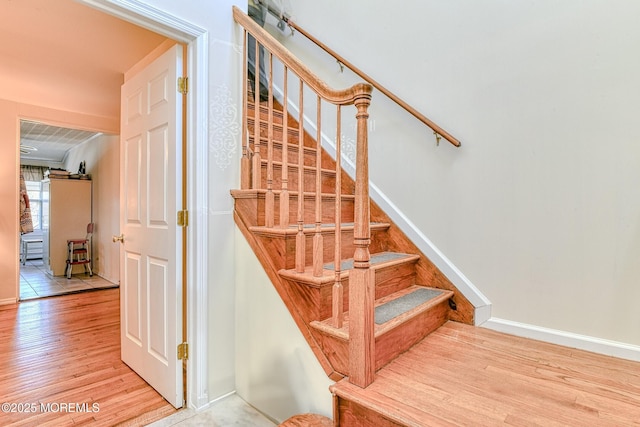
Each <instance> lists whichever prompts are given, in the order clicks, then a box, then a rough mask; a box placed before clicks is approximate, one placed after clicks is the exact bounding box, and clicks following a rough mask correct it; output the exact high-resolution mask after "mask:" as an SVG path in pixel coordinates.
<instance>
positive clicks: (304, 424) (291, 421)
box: [278, 414, 333, 427]
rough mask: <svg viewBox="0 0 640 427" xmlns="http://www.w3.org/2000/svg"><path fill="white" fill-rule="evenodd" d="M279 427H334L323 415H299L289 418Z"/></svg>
mask: <svg viewBox="0 0 640 427" xmlns="http://www.w3.org/2000/svg"><path fill="white" fill-rule="evenodd" d="M278 427H333V421H332V420H331V419H330V418H327V417H325V416H323V415H318V414H299V415H294V416H293V417H291V418H287V419H286V420H285V421H284V422H282V423H281V424H278Z"/></svg>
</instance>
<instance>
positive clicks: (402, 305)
mask: <svg viewBox="0 0 640 427" xmlns="http://www.w3.org/2000/svg"><path fill="white" fill-rule="evenodd" d="M440 294H442V292H441V291H437V290H434V289H427V288H424V289H416V290H415V291H413V292H411V293H410V294H407V295H404V296H401V297H400V298H397V299H394V300H392V301H389V302H387V303H384V304H382V305H379V306H378V307H376V308H375V322H376V324H378V325H381V324H383V323H385V322H388V321H389V320H391V319H393V318H394V317H397V316H399V315H401V314H403V313H406V312H407V311H409V310H413V309H414V308H416V307H417V306H419V305H420V304H423V303H425V302H427V301H429V300H431V299H433V298H436V297H437V296H438V295H440Z"/></svg>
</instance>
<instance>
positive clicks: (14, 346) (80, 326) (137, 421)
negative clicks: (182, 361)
mask: <svg viewBox="0 0 640 427" xmlns="http://www.w3.org/2000/svg"><path fill="white" fill-rule="evenodd" d="M0 360H2V364H1V365H0V404H5V405H3V407H2V409H3V410H2V411H0V425H2V426H8V425H11V426H36V425H37V426H56V427H57V426H78V425H91V426H113V425H119V424H124V425H141V424H146V423H149V422H152V421H154V420H156V419H160V418H163V417H165V416H167V415H170V414H172V413H174V412H175V409H174V408H173V407H172V406H171V405H170V404H169V403H168V402H167V401H166V400H164V399H163V398H162V396H160V395H159V394H158V393H157V392H156V391H155V390H154V389H153V388H151V387H150V386H149V385H148V384H147V383H146V382H144V381H143V380H142V379H141V378H140V377H139V376H138V375H136V374H135V372H133V371H132V370H131V369H130V368H129V367H128V366H127V365H125V364H124V363H123V362H122V361H121V360H120V308H119V290H118V289H106V290H96V291H91V292H84V293H78V294H71V295H65V296H58V297H53V298H44V299H38V300H31V301H25V302H22V303H20V304H18V305H11V306H0ZM6 404H9V407H7V405H6ZM41 404H44V405H45V406H44V408H45V409H48V411H45V410H43V408H42V406H41ZM47 404H49V406H46V405H47ZM66 404H71V408H70V409H67V408H66V407H65V405H66ZM76 404H77V405H79V406H76ZM83 405H84V406H83ZM7 409H8V410H9V411H18V409H22V410H25V409H28V410H30V412H7ZM76 409H80V411H76Z"/></svg>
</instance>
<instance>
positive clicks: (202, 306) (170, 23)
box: [79, 0, 209, 409]
mask: <svg viewBox="0 0 640 427" xmlns="http://www.w3.org/2000/svg"><path fill="white" fill-rule="evenodd" d="M79 1H80V2H81V3H84V4H86V5H87V6H91V7H93V8H95V9H98V10H100V11H102V12H104V13H107V14H109V15H113V16H116V17H118V18H120V19H123V20H125V21H128V22H131V23H134V24H136V25H139V26H140V27H144V28H147V29H149V30H151V31H154V32H156V33H158V34H162V35H164V36H166V37H169V38H171V39H173V40H176V41H179V42H182V43H185V44H187V52H186V53H187V61H188V62H187V70H188V71H187V72H188V75H189V94H188V96H187V122H186V123H185V125H186V127H187V142H186V143H187V172H186V176H187V188H186V191H187V203H188V206H187V209H188V210H189V226H188V227H187V242H188V246H187V253H188V257H187V265H186V266H185V268H186V271H187V283H186V284H185V286H186V291H187V316H188V317H187V319H186V321H187V341H188V343H189V359H188V361H187V402H186V406H187V407H191V408H195V409H200V408H203V407H205V406H206V405H207V404H208V403H209V397H208V392H207V383H208V378H209V376H208V366H207V337H208V334H207V329H208V328H207V324H208V323H207V301H208V297H207V277H208V271H207V270H208V269H207V259H208V253H207V241H208V238H207V237H208V229H207V212H208V209H207V195H208V191H209V182H208V179H202V177H208V176H209V174H208V163H207V159H208V156H209V151H208V145H207V141H208V140H209V138H208V125H207V121H208V98H209V84H208V77H207V76H208V64H209V42H208V33H207V31H206V30H205V29H203V28H201V27H199V26H197V25H194V24H191V23H190V22H186V21H184V20H182V19H180V18H177V17H176V16H174V15H171V14H168V13H166V12H164V11H162V10H159V9H156V8H154V7H152V6H149V5H147V4H145V3H141V2H140V1H138V0H79ZM198 124H200V125H198ZM198 177H200V178H199V179H198ZM194 325H198V327H197V328H195V327H194Z"/></svg>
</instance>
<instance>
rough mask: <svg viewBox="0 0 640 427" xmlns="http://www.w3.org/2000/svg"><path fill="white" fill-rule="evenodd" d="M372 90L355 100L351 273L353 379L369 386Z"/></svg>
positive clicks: (371, 363) (371, 358)
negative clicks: (369, 146) (354, 186)
mask: <svg viewBox="0 0 640 427" xmlns="http://www.w3.org/2000/svg"><path fill="white" fill-rule="evenodd" d="M370 103H371V94H370V93H363V94H362V95H361V96H358V97H357V98H356V100H355V103H354V104H355V106H356V108H357V109H358V112H357V114H356V119H357V123H358V126H357V132H358V134H357V145H356V194H355V215H354V220H355V226H354V227H355V228H354V245H355V247H356V249H355V253H354V256H353V260H354V264H353V271H352V272H351V274H350V275H349V381H350V382H351V383H352V384H355V385H357V386H359V387H363V388H364V387H367V386H368V385H369V384H371V383H372V382H373V379H374V375H375V342H374V307H373V305H374V299H375V289H374V287H375V280H374V277H373V271H372V270H371V269H370V258H371V256H370V253H369V244H370V243H371V236H370V229H369V221H370V218H369V153H368V152H369V148H368V145H369V140H368V131H367V128H368V125H367V120H368V118H369V113H368V111H367V110H368V108H369V105H370Z"/></svg>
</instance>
